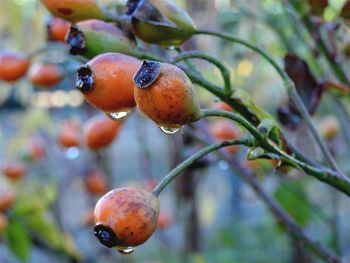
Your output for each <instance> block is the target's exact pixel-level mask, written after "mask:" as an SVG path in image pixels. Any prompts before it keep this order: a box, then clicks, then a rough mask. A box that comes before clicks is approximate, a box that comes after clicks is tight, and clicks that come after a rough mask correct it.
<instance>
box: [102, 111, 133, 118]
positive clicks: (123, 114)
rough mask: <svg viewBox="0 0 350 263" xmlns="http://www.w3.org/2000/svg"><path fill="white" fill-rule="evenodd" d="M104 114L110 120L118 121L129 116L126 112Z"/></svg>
mask: <svg viewBox="0 0 350 263" xmlns="http://www.w3.org/2000/svg"><path fill="white" fill-rule="evenodd" d="M106 114H107V116H108V117H110V118H111V119H112V120H118V119H121V118H124V117H125V116H126V115H128V114H129V112H128V111H119V112H108V113H106Z"/></svg>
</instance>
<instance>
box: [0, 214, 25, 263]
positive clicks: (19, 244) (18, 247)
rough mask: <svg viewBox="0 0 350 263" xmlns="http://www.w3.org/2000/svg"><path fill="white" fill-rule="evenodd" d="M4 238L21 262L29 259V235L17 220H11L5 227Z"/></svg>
mask: <svg viewBox="0 0 350 263" xmlns="http://www.w3.org/2000/svg"><path fill="white" fill-rule="evenodd" d="M6 240H7V242H8V246H9V248H10V250H11V251H12V253H13V254H14V255H15V256H16V257H17V258H18V259H19V260H21V261H22V262H28V261H29V251H30V245H31V241H30V237H29V234H28V231H27V229H26V228H25V226H24V225H23V224H21V223H20V222H18V221H15V220H11V221H10V222H9V225H8V227H7V229H6Z"/></svg>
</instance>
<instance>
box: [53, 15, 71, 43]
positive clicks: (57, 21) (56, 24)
mask: <svg viewBox="0 0 350 263" xmlns="http://www.w3.org/2000/svg"><path fill="white" fill-rule="evenodd" d="M70 26H71V23H69V22H68V21H66V20H64V19H61V18H59V17H52V18H51V19H50V21H49V23H48V26H47V29H48V35H49V38H50V39H51V40H53V41H59V42H64V39H65V37H66V35H67V33H68V31H69V29H70Z"/></svg>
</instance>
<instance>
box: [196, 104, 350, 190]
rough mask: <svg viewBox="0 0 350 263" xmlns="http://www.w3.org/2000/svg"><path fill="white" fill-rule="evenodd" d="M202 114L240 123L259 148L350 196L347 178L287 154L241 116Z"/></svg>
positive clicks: (218, 113)
mask: <svg viewBox="0 0 350 263" xmlns="http://www.w3.org/2000/svg"><path fill="white" fill-rule="evenodd" d="M202 112H203V116H204V117H224V118H228V119H231V120H233V121H235V122H237V123H239V124H240V125H242V126H243V127H245V128H246V129H247V130H248V131H249V132H250V133H251V134H252V135H253V136H254V138H255V139H256V142H257V146H260V147H262V148H263V149H264V150H265V151H267V152H270V153H272V154H275V155H277V157H278V158H279V159H280V160H282V161H283V162H285V163H287V164H289V165H290V166H293V167H295V168H297V169H299V170H301V171H304V172H305V173H306V174H308V175H311V176H313V177H315V178H317V179H318V180H320V181H323V182H326V183H327V184H329V185H331V186H333V187H334V188H337V189H338V190H340V191H341V192H343V193H345V194H346V195H348V196H350V180H349V179H348V178H347V177H344V176H342V175H341V174H340V173H339V172H333V171H332V170H329V169H322V168H320V167H314V166H312V165H310V164H307V163H304V162H302V161H300V160H298V159H296V158H295V157H293V156H291V155H289V154H287V153H286V152H285V151H283V150H281V149H280V148H279V147H278V146H277V145H276V144H275V143H274V142H272V141H271V140H270V139H268V138H265V137H264V136H263V135H261V134H260V132H259V131H258V129H257V128H256V127H255V126H253V125H252V124H251V123H250V122H248V121H247V120H245V119H244V118H242V117H241V116H239V115H237V114H235V113H233V112H228V111H220V110H203V111H202Z"/></svg>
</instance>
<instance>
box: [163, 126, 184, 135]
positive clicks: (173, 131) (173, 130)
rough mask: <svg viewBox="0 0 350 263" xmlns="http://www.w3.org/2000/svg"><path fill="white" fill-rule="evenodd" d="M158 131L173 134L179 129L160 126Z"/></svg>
mask: <svg viewBox="0 0 350 263" xmlns="http://www.w3.org/2000/svg"><path fill="white" fill-rule="evenodd" d="M159 129H160V130H161V131H162V132H164V133H165V134H174V133H176V132H178V131H179V130H180V129H181V128H169V127H163V126H160V127H159Z"/></svg>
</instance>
